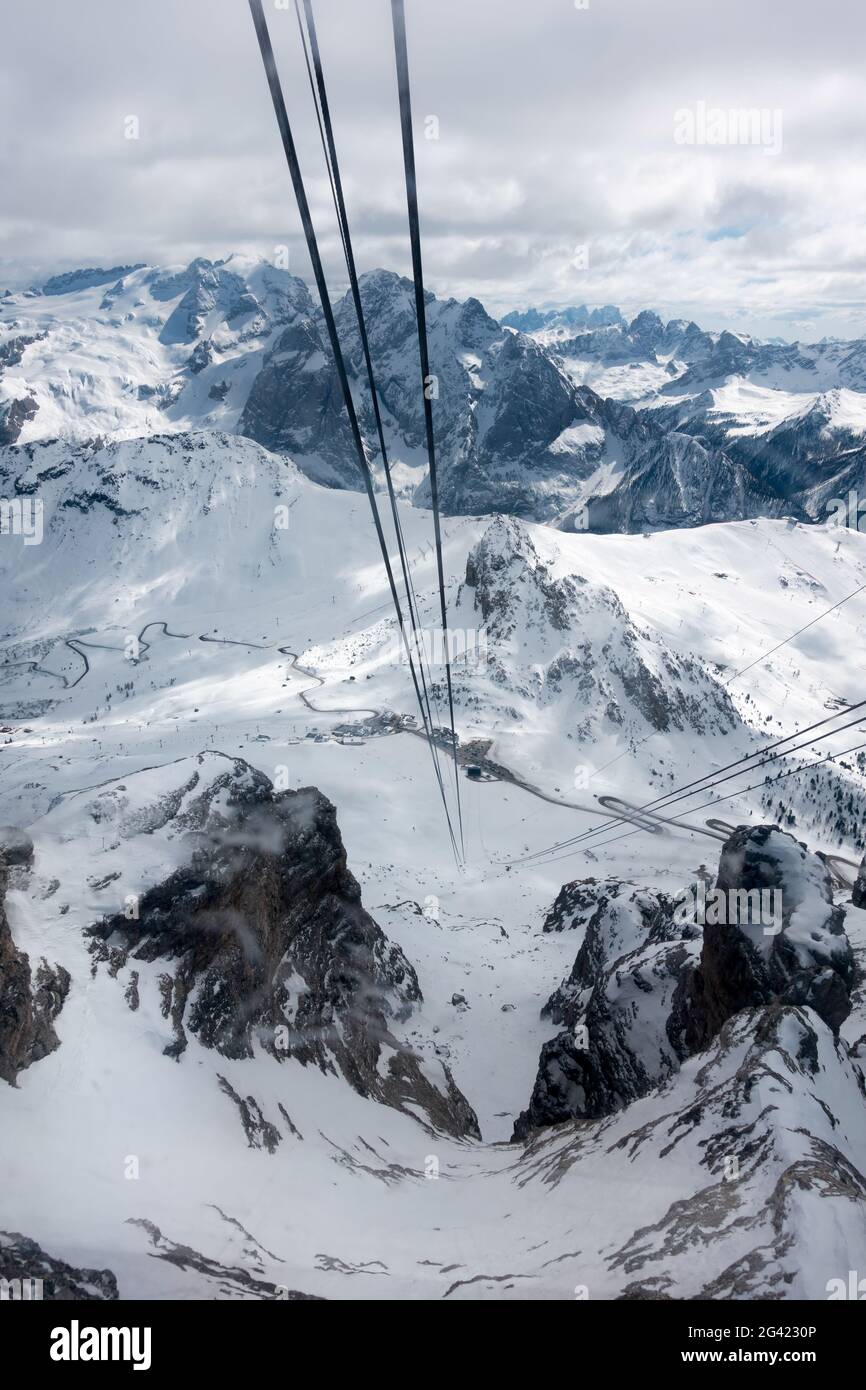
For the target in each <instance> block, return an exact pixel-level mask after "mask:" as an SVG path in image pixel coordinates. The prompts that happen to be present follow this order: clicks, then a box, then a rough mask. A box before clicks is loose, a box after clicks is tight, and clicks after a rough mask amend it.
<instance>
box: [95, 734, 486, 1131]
mask: <svg viewBox="0 0 866 1390" xmlns="http://www.w3.org/2000/svg"><path fill="white" fill-rule="evenodd" d="M180 790H181V796H180V797H177V796H176V797H175V798H174V804H173V805H172V804H168V805H166V806H165V807H164V808H163V809H162V810H160V809H159V808H158V807H157V808H153V809H152V811H151V813H150V814H151V815H152V816H153V819H154V820H155V821H157V822H158V821H159V820H163V821H164V820H166V819H168V818H172V819H173V820H174V822H175V826H176V828H177V829H183V830H185V831H186V832H187V834H188V835H189V844H190V848H191V857H190V859H189V862H188V864H186V865H185V866H184V867H182V868H180V869H178V870H177V871H176V872H175V873H173V874H172V875H171V876H170V877H169V878H168V879H166V880H165V882H163V883H161V884H159V885H158V886H156V887H153V888H150V889H149V890H148V891H147V892H146V893H145V894H144V895H143V896H142V898H141V901H140V903H139V905H138V909H137V911H138V916H137V918H136V919H135V920H132V921H131V920H129V917H128V916H127V915H125V914H124V913H119V914H117V915H115V916H112V917H109V918H107V919H106V920H105V921H103V922H102V923H100V924H99V925H98V926H96V927H93V928H91V934H92V936H93V945H92V952H93V955H94V969H96V968H98V965H99V963H101V962H104V963H106V964H107V965H108V967H109V969H110V970H111V971H112V972H113V973H115V974H116V973H117V972H118V971H119V970H121V969H123V968H124V967H125V966H126V965H127V963H128V962H135V963H136V964H137V963H138V962H150V963H159V964H160V965H161V966H163V969H162V973H161V974H160V976H159V981H158V988H159V990H160V992H161V997H162V1001H163V1006H162V1007H163V1015H164V1016H165V1017H166V1018H169V1019H170V1020H171V1024H172V1027H173V1031H174V1039H173V1041H172V1042H171V1043H169V1044H168V1045H167V1047H166V1049H165V1050H166V1053H167V1054H168V1055H169V1056H172V1057H176V1058H179V1057H180V1056H181V1055H182V1054H183V1053H184V1052H185V1050H186V1048H187V1046H188V1043H189V1037H188V1033H192V1034H193V1035H194V1036H195V1037H196V1038H197V1039H198V1041H199V1042H200V1043H201V1044H202V1045H203V1046H205V1047H209V1048H214V1049H216V1051H218V1052H220V1053H221V1054H222V1055H223V1056H225V1057H229V1058H250V1057H252V1056H253V1055H254V1051H255V1044H256V1043H258V1044H259V1045H260V1046H261V1047H262V1048H264V1049H265V1050H266V1051H268V1052H270V1053H271V1054H272V1055H274V1056H276V1057H278V1058H282V1057H294V1058H296V1059H297V1060H298V1061H300V1062H301V1063H303V1064H304V1065H308V1064H313V1065H315V1066H318V1067H320V1068H321V1069H322V1070H323V1071H332V1072H334V1071H339V1072H342V1074H343V1075H344V1076H345V1077H346V1078H347V1080H348V1081H349V1082H350V1083H351V1085H352V1086H353V1087H354V1088H355V1089H356V1090H357V1091H358V1092H359V1093H360V1094H362V1095H368V1096H372V1097H375V1098H376V1099H378V1100H380V1101H382V1102H384V1103H385V1104H389V1105H394V1106H396V1107H397V1108H398V1109H405V1108H408V1107H417V1108H418V1109H420V1110H421V1112H422V1113H423V1114H425V1115H426V1116H427V1118H428V1119H429V1121H430V1122H431V1123H432V1124H433V1125H435V1126H437V1127H439V1128H442V1129H444V1130H446V1131H447V1132H449V1133H452V1134H455V1135H460V1134H470V1135H477V1134H478V1125H477V1121H476V1119H475V1116H474V1114H473V1112H472V1110H471V1108H470V1106H469V1105H468V1103H467V1102H466V1100H465V1099H464V1097H463V1096H462V1095H461V1094H460V1092H459V1091H458V1089H457V1087H456V1086H455V1084H454V1082H453V1079H452V1077H451V1075H450V1072H449V1071H448V1070H447V1068H444V1067H443V1068H442V1070H441V1073H440V1075H439V1076H438V1077H436V1078H431V1076H429V1075H428V1073H427V1070H426V1069H425V1067H424V1066H423V1065H422V1064H421V1062H420V1060H419V1058H418V1057H416V1056H415V1055H414V1054H413V1053H412V1052H410V1051H408V1050H407V1049H406V1048H405V1047H403V1046H402V1045H401V1044H399V1043H398V1041H397V1040H396V1038H395V1037H394V1036H393V1034H392V1032H391V1028H390V1022H389V1021H390V1020H395V1021H398V1022H400V1021H403V1020H405V1019H406V1018H407V1017H408V1015H409V1014H410V1013H411V1012H412V1010H413V1006H414V1005H415V1004H416V1003H417V1002H418V1001H419V1000H420V998H421V991H420V989H419V986H418V980H417V978H416V975H415V972H414V970H413V969H412V966H411V965H410V964H409V962H408V960H407V959H406V957H405V956H404V955H403V952H402V951H401V950H400V949H399V948H398V947H397V946H395V945H393V944H392V943H391V942H389V941H388V939H387V937H386V936H385V935H384V933H383V932H382V931H381V930H380V928H379V927H378V926H377V925H376V923H375V922H374V921H373V919H372V917H370V916H369V914H368V913H367V912H365V910H364V908H363V906H362V904H361V893H360V889H359V887H358V884H357V882H356V880H355V878H354V877H353V876H352V874H351V873H350V872H349V870H348V869H347V867H346V852H345V849H344V847H343V842H342V838H341V836H340V832H339V829H338V827H337V820H336V812H335V809H334V807H333V806H332V804H331V803H330V802H329V801H328V800H327V799H326V798H325V797H323V796H322V795H321V793H320V792H318V791H316V790H315V789H314V788H306V789H303V790H300V791H294V792H283V793H275V792H274V790H273V787H272V784H271V783H270V781H269V780H268V779H267V778H266V777H265V776H264V775H263V774H262V773H259V772H256V771H255V770H254V769H253V768H251V767H250V766H249V765H248V764H246V763H244V762H242V761H241V760H237V761H235V762H234V763H229V764H228V765H227V766H226V767H225V770H224V771H221V772H220V773H219V774H217V775H216V776H215V777H214V776H211V777H210V778H209V779H207V780H202V779H200V778H199V774H198V773H197V772H193V774H192V776H191V777H190V779H189V781H188V782H187V783H186V785H185V786H183V787H182V788H181V789H180ZM147 823H148V822H147V819H146V816H145V815H144V814H143V813H141V812H139V813H138V816H137V824H138V826H139V828H140V829H146V826H147ZM166 962H171V963H172V967H173V968H172V969H171V970H166V969H165V968H164V964H165V963H166ZM143 987H144V985H143V982H142V983H138V982H137V990H138V992H139V993H140V992H141V990H142V989H143ZM154 987H157V986H156V985H155V986H154ZM222 1084H223V1088H224V1089H225V1088H226V1087H227V1086H228V1083H227V1082H224V1083H222ZM230 1090H231V1088H230V1087H229V1091H230ZM231 1094H232V1098H233V1099H234V1100H235V1102H236V1103H237V1104H238V1106H239V1108H240V1110H241V1115H242V1119H243V1123H244V1129H245V1132H246V1133H247V1136H248V1138H249V1139H250V1142H251V1143H255V1144H256V1145H257V1146H258V1145H259V1144H261V1145H263V1146H264V1147H265V1148H268V1149H271V1150H272V1149H273V1147H274V1146H275V1143H276V1142H278V1138H279V1136H278V1133H277V1131H276V1130H275V1127H274V1126H273V1124H272V1123H271V1122H270V1121H268V1120H266V1119H265V1117H264V1116H262V1115H261V1112H260V1111H259V1109H258V1106H257V1103H256V1102H255V1101H254V1099H253V1098H252V1097H247V1099H246V1101H244V1100H242V1098H241V1097H239V1096H237V1095H235V1094H234V1093H233V1092H232V1093H231Z"/></svg>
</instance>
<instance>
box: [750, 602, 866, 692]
mask: <svg viewBox="0 0 866 1390" xmlns="http://www.w3.org/2000/svg"><path fill="white" fill-rule="evenodd" d="M864 589H866V584H861V585H860V587H859V588H857V589H854V590H852V592H851V593H850V594H846V595H845V597H844V598H840V600H839V602H838V603H834V604H833V606H832V608H825V609H824V611H823V613H819V614H818V616H817V618H813V619H812V620H811V622H808V623H804V624H803V626H802V627H798V628H797V631H796V632H792V633H791V635H790V637H786V638H785V640H784V641H783V642H777V644H776V646H775V647H771V648H770V650H769V651H768V652H764V654H763V656H759V657H756V658H755V660H754V661H750V662H749V664H748V666H744V667H743V669H742V670H741V671H737V673H736V675H733V676H731V677H730V678H729V679H728V680H726V681H723V682H722V684H723V685H732V684H733V682H734V681H735V680H739V678H740V676H744V675H745V674H746V672H747V671H751V669H752V667H753V666H757V665H759V664H760V662H762V661H766V659H767V657H768V656H772V655H773V653H774V652H778V651H781V649H782V647H787V645H788V643H789V642H793V640H794V638H795V637H799V636H800V634H801V633H802V632H806V631H808V629H809V628H810V627H814V626H815V624H816V623H819V622H820V621H821V619H822V618H826V617H827V616H828V615H829V614H830V613H835V612H836V610H837V609H838V608H841V607H842V605H843V604H845V603H848V602H849V601H850V600H851V599H852V598H856V597H857V595H858V594H862V593H863V590H864Z"/></svg>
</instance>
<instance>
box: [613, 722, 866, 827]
mask: <svg viewBox="0 0 866 1390" xmlns="http://www.w3.org/2000/svg"><path fill="white" fill-rule="evenodd" d="M863 718H864V716H863V715H862V714H859V715H858V716H857V718H856V719H851V720H849V721H848V723H847V724H840V725H839V727H838V729H829V730H827V731H826V732H824V733H822V734H819V735H818V736H817V737H816V738H811V739H807V740H806V742H805V743H798V744H797V745H796V746H795V747H793V748H786V749H783V750H782V751H781V752H778V753H773V754H771V755H770V757H765V756H763V755H761V759H760V761H758V762H756V763H754V764H753V766H752V767H749V768H743V767H740V766H739V764H735V765H734V766H736V767H738V768H739V770H738V771H734V772H729V773H728V775H727V776H726V777H714V778H712V779H711V780H710V779H707V778H704V779H699V782H701V783H703V785H696V784H692V788H693V789H692V790H689V789H688V788H684V789H683V790H681V791H680V792H679V793H678V794H675V793H674V792H669V793H668V794H667V796H665V797H659V798H658V800H657V802H654V803H650V804H649V805H648V806H641V807H636V808H635V809H636V810H638V811H644V812H651V810H652V807H653V806H655V807H657V808H658V810H660V811H667V810H669V809H670V807H671V806H675V805H676V804H677V803H678V802H680V801H683V800H688V799H690V798H691V797H693V796H700V795H701V793H702V792H709V791H712V790H713V789H714V788H715V787H719V786H722V785H723V784H724V783H725V782H730V781H731V780H732V779H733V778H734V777H739V776H740V773H741V772H746V773H749V772H756V771H757V770H758V769H759V768H764V767H767V766H769V764H770V763H774V762H776V761H777V760H778V759H779V758H788V757H790V756H791V755H792V754H793V753H800V752H803V751H804V750H805V749H807V748H811V747H812V746H813V745H814V744H816V743H820V742H821V740H822V739H824V738H833V737H835V735H836V734H842V733H844V732H845V730H846V729H852V728H853V727H854V725H855V724H859V723H860V722H861V720H862V719H863ZM785 741H786V742H787V740H785ZM742 761H747V760H744V759H741V760H740V762H742ZM723 770H724V769H720V771H723ZM689 814H691V813H689ZM600 829H601V827H597V828H595V830H594V831H592V832H591V833H592V834H596V835H597V834H598V833H599V831H600Z"/></svg>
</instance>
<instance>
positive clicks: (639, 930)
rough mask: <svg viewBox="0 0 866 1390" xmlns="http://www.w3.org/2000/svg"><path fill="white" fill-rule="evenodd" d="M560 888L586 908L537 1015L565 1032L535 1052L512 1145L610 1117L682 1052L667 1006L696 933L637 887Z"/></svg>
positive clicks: (695, 946)
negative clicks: (537, 1132) (564, 1124)
mask: <svg viewBox="0 0 866 1390" xmlns="http://www.w3.org/2000/svg"><path fill="white" fill-rule="evenodd" d="M568 887H569V888H570V889H571V890H572V891H571V894H570V897H571V899H572V901H574V900H575V899H578V905H579V910H581V911H584V912H585V911H586V910H587V907H588V905H589V904H588V903H587V898H589V897H590V896H592V897H594V901H595V907H594V910H593V911H592V912H591V914H590V915H589V917H588V920H587V924H586V934H585V936H584V940H583V943H582V945H581V947H580V950H579V951H578V953H577V959H576V960H575V963H574V967H573V969H572V971H571V974H570V975H569V977H568V978H567V979H566V980H565V981H564V982H563V984H562V985H561V986H560V987H559V989H557V990H556V991H555V992H554V994H553V995H551V997H550V999H549V1000H548V1002H547V1004H546V1005H545V1007H544V1009H543V1010H542V1016H543V1017H548V1018H551V1019H552V1020H553V1022H554V1023H560V1024H564V1025H565V1026H564V1028H563V1031H562V1032H560V1033H559V1034H557V1036H556V1037H555V1038H552V1039H551V1040H550V1041H549V1042H547V1043H545V1044H544V1047H543V1048H542V1050H541V1058H540V1061H539V1067H538V1075H537V1077H536V1081H535V1086H534V1088H533V1092H532V1097H531V1099H530V1102H529V1107H528V1109H527V1110H525V1111H524V1112H523V1113H522V1114H521V1115H520V1117H519V1118H518V1120H517V1123H516V1124H515V1127H514V1139H516V1140H518V1139H524V1138H526V1137H527V1135H528V1134H529V1133H530V1132H531V1130H533V1129H535V1128H537V1127H538V1126H539V1125H547V1124H557V1123H558V1122H560V1121H562V1120H566V1119H569V1118H571V1117H574V1116H577V1117H580V1118H581V1119H596V1118H599V1117H600V1116H603V1115H609V1114H612V1113H613V1112H614V1111H616V1110H620V1109H622V1108H623V1107H624V1106H626V1105H628V1104H629V1103H630V1102H631V1101H633V1100H636V1099H637V1098H638V1097H639V1096H643V1095H646V1094H647V1092H648V1091H650V1090H651V1089H652V1088H653V1087H655V1086H658V1085H659V1084H661V1083H662V1082H663V1081H665V1080H666V1079H667V1078H668V1077H670V1076H671V1075H672V1074H673V1073H674V1072H675V1071H677V1070H678V1068H679V1065H680V1063H681V1062H682V1061H683V1059H684V1058H685V1057H686V1055H687V1048H686V1046H685V1043H684V1039H683V1034H682V1027H681V1024H680V1021H679V1016H678V1015H677V1014H675V1012H674V1008H673V1001H674V997H675V994H676V990H677V986H678V983H679V980H680V977H681V974H682V973H683V971H684V970H685V969H686V968H687V967H688V966H689V964H690V963H692V962H694V960H695V959H696V956H697V952H698V950H699V932H698V930H697V929H696V928H695V927H694V926H691V925H688V924H682V925H681V924H678V923H677V922H676V921H675V920H674V904H673V902H672V901H671V900H670V899H668V898H665V897H663V896H662V895H659V894H656V893H650V892H648V891H647V890H645V889H634V888H632V887H630V886H629V885H626V884H616V883H613V882H609V883H606V884H604V885H596V886H595V890H594V891H593V886H592V885H590V884H579V885H578V884H572V885H568ZM561 898H562V894H560V899H561ZM557 901H559V899H558V900H557ZM554 910H555V909H554ZM555 929H557V928H554V930H555Z"/></svg>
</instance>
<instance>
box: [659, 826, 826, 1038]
mask: <svg viewBox="0 0 866 1390" xmlns="http://www.w3.org/2000/svg"><path fill="white" fill-rule="evenodd" d="M716 888H717V889H718V890H720V891H721V892H723V893H725V894H728V895H729V901H730V900H731V898H730V895H731V894H734V893H737V892H738V891H741V890H744V891H745V892H749V891H751V890H755V889H758V890H761V889H765V890H766V889H776V890H777V891H778V892H779V893H780V896H781V903H782V925H781V930H780V931H777V930H775V929H774V927H773V926H771V924H768V923H767V922H766V921H761V920H759V921H747V920H740V921H739V922H735V921H729V922H726V923H721V922H719V923H716V922H711V921H710V920H709V914H707V922H706V925H705V926H704V940H703V950H702V952H701V960H700V968H699V969H698V970H697V971H696V972H695V973H694V974H693V975H692V976H691V977H690V978H689V979H688V980H687V981H685V982H684V991H685V1000H684V1008H685V1012H686V1015H687V1017H686V1022H685V1030H686V1038H687V1041H688V1043H689V1046H690V1047H691V1048H692V1049H694V1050H699V1049H700V1048H702V1047H705V1046H706V1044H707V1043H708V1042H709V1040H710V1039H711V1038H712V1037H714V1036H715V1034H716V1033H717V1032H718V1031H719V1028H720V1027H721V1025H722V1024H723V1023H724V1022H725V1021H726V1020H727V1019H728V1018H730V1017H731V1016H732V1015H733V1014H735V1013H737V1012H739V1010H741V1009H745V1008H750V1007H752V1006H754V1005H760V1004H770V1003H774V1002H780V1003H784V1004H807V1005H808V1006H809V1007H810V1008H812V1009H814V1010H815V1012H816V1013H817V1014H818V1015H819V1016H820V1017H821V1018H822V1019H823V1020H824V1022H825V1023H827V1025H828V1026H829V1027H830V1028H832V1029H833V1030H834V1031H838V1029H839V1026H840V1024H841V1023H842V1022H843V1021H844V1019H845V1018H846V1017H847V1015H848V1012H849V1010H850V991H851V988H852V986H853V984H854V957H853V955H852V952H851V947H850V944H849V942H848V938H847V936H846V935H845V929H844V920H845V912H844V908H842V907H839V906H834V904H833V891H832V880H831V878H830V874H829V871H828V869H827V867H826V865H825V864H824V863H823V862H822V860H821V859H820V858H819V857H818V856H817V855H816V854H811V853H810V852H809V851H808V850H807V849H806V847H805V846H804V845H801V844H799V843H798V842H797V840H795V839H794V837H793V836H792V835H788V834H786V833H785V832H783V831H781V830H778V829H777V828H776V827H774V826H767V825H762V826H755V827H749V826H741V827H740V828H739V829H738V830H736V831H735V832H734V834H733V835H731V837H730V839H729V840H728V841H727V843H726V844H725V845H724V847H723V849H722V854H721V859H720V861H719V874H718V878H717V881H716ZM742 916H743V917H745V914H742Z"/></svg>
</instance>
